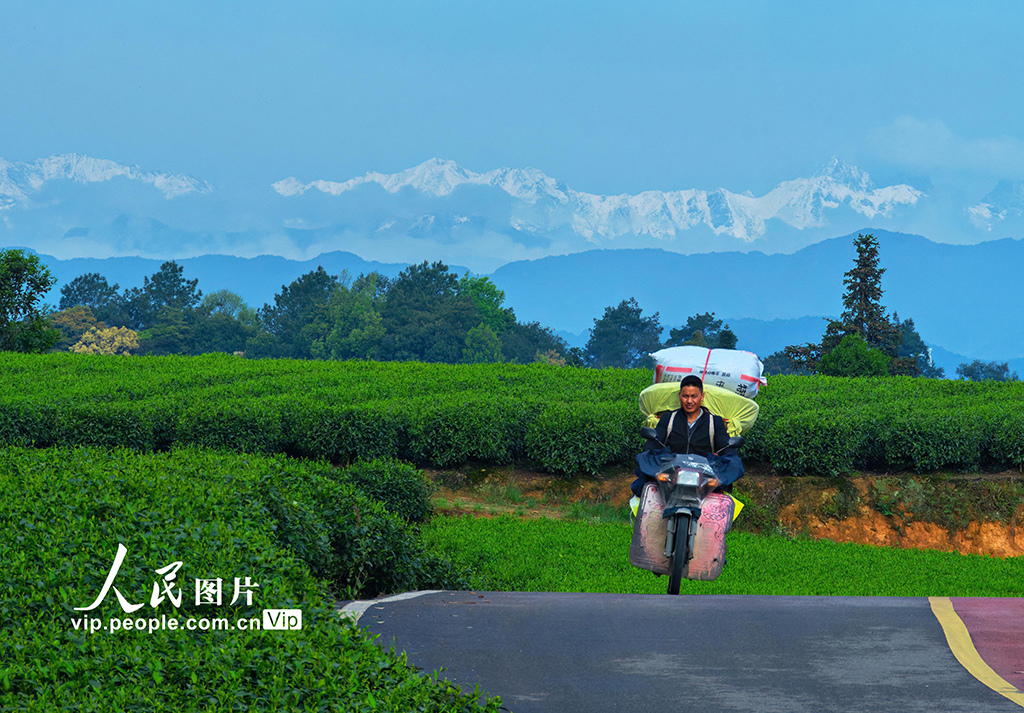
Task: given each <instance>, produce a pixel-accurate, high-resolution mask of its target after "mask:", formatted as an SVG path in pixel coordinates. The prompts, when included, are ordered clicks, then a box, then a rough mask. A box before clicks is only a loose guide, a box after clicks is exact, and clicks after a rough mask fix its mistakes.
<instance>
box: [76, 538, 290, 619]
mask: <svg viewBox="0 0 1024 713" xmlns="http://www.w3.org/2000/svg"><path fill="white" fill-rule="evenodd" d="M127 556H128V548H127V547H125V546H124V545H123V544H121V543H118V545H117V553H116V554H115V555H114V562H113V564H111V566H110V570H109V571H108V572H107V577H106V580H104V582H103V586H102V587H101V588H100V591H99V593H98V594H97V595H96V598H95V599H94V600H93V602H92V603H91V604H89V605H88V606H84V607H75V611H81V612H90V611H93V610H94V609H96V608H97V607H99V606H100V604H102V603H103V601H104V600H105V599H106V598H107V595H109V594H110V592H113V593H114V596H115V597H116V598H117V603H118V604H119V605H120V607H121V610H122V611H123V612H124V613H125V614H128V615H135V616H125V617H111V618H109V619H103V618H100V617H94V616H82V617H78V618H72V619H71V625H72V626H73V627H74V628H75V629H78V630H81V631H87V632H89V633H91V634H95V633H96V632H98V631H105V632H107V633H114V632H119V631H145V632H148V633H150V634H152V633H154V632H156V631H177V630H179V629H180V630H184V631H222V630H228V629H234V630H239V631H252V630H260V629H265V630H271V631H296V630H299V629H302V610H301V609H264V610H263V612H262V613H263V616H262V617H261V618H236V619H235V620H234V621H232V620H230V619H229V618H227V617H194V616H193V617H185V618H179V617H178V616H176V614H177V612H174V614H172V615H171V616H168V615H167V614H160V615H159V616H157V612H156V611H155V610H156V609H157V608H158V607H160V606H161V605H162V604H163V603H164V602H167V603H168V604H169V605H170V606H171V607H173V608H174V609H175V610H177V609H179V608H180V607H181V604H182V601H183V599H184V597H185V591H186V590H185V588H183V587H182V586H181V583H180V582H179V581H177V578H178V570H180V569H181V568H182V566H183V564H184V563H183V562H181V561H175V562H171V563H170V564H168V565H166V566H164V567H160V568H159V569H155V570H154V572H155V573H156V574H157V575H159V577H157V578H156V579H155V581H154V582H153V589H152V591H151V593H150V597H149V606H150V607H151V608H152V609H153V610H154V611H153V613H152V614H153V615H152V616H149V617H146V616H142V615H141V613H140V614H137V615H136V612H138V611H139V610H140V609H142V607H144V606H145V602H139V603H133V602H130V601H128V598H127V597H126V596H125V595H124V594H123V593H122V592H121V590H119V589H118V588H117V587H115V586H114V580H115V579H116V578H117V575H118V572H120V571H121V566H122V565H123V564H124V562H125V559H126V558H127ZM233 580H234V583H233V585H232V586H231V601H230V603H229V605H228V606H235V605H236V603H242V602H244V605H245V606H246V607H250V608H251V607H252V606H253V603H252V600H253V593H254V591H255V590H257V589H259V588H260V585H259V583H258V582H253V581H252V577H234V578H233ZM224 582H225V580H224V578H222V577H216V578H212V579H204V578H196V579H195V580H194V583H195V586H194V588H193V587H190V588H188V591H189V593H190V594H192V593H193V592H194V595H195V596H194V600H193V601H194V602H195V604H196V606H215V607H220V606H223V605H224V599H225V598H226V597H225V593H224Z"/></svg>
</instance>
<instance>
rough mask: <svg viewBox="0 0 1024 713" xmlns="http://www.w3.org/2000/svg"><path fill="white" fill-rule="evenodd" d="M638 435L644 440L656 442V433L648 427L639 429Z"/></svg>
mask: <svg viewBox="0 0 1024 713" xmlns="http://www.w3.org/2000/svg"><path fill="white" fill-rule="evenodd" d="M640 435H641V436H643V437H644V438H646V439H647V440H649V441H656V440H658V432H657V431H655V430H654V429H653V428H651V427H650V426H645V427H644V428H641V429H640Z"/></svg>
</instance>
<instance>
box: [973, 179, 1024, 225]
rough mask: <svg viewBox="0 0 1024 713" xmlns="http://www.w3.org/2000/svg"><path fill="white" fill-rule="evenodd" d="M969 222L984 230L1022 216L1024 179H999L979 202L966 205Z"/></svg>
mask: <svg viewBox="0 0 1024 713" xmlns="http://www.w3.org/2000/svg"><path fill="white" fill-rule="evenodd" d="M967 214H968V215H969V216H970V218H971V222H972V223H974V225H976V226H977V227H979V228H982V229H984V230H992V226H994V225H996V224H997V223H999V222H1001V221H1004V220H1007V219H1012V218H1020V217H1022V216H1024V181H1006V180H1003V181H1000V182H999V183H998V184H996V187H995V188H993V189H992V190H991V191H990V192H989V193H988V195H986V196H985V197H984V198H982V199H981V201H980V202H979V203H976V204H975V205H972V206H968V207H967Z"/></svg>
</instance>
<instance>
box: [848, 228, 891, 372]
mask: <svg viewBox="0 0 1024 713" xmlns="http://www.w3.org/2000/svg"><path fill="white" fill-rule="evenodd" d="M853 244H854V247H856V248H857V257H856V259H855V260H854V266H853V269H851V270H849V271H848V272H847V273H846V276H845V277H844V279H843V285H845V286H846V294H844V295H843V307H844V310H843V313H842V315H840V318H839V321H840V323H841V324H842V327H843V328H844V330H843V331H845V332H846V333H847V334H851V333H854V332H856V333H857V334H860V335H861V336H862V337H863V338H864V341H866V342H867V343H868V346H869V347H871V348H873V349H879V350H881V351H882V352H883V353H884V354H885V355H886V356H889V357H894V356H896V352H897V351H898V350H899V346H900V341H901V338H902V335H901V334H900V327H899V323H894V321H893V319H891V318H890V317H889V315H888V314H886V312H885V307H883V306H882V301H881V300H882V275H883V274H884V273H885V268H884V267H879V266H878V239H877V238H875V236H874V235H872V234H871V233H868V234H867V235H863V234H858V235H857V239H856V240H854V241H853ZM843 336H845V335H843ZM841 340H842V337H840V341H841Z"/></svg>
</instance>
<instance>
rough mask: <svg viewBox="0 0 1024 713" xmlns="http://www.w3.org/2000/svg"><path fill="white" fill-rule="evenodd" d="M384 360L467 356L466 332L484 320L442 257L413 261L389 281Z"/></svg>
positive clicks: (447, 359)
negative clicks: (440, 260)
mask: <svg viewBox="0 0 1024 713" xmlns="http://www.w3.org/2000/svg"><path fill="white" fill-rule="evenodd" d="M381 318H382V320H383V324H384V328H385V330H386V331H385V335H384V338H383V339H382V340H381V346H380V354H381V358H383V359H385V360H394V361H406V360H418V361H426V362H444V363H448V364H457V363H459V362H460V361H462V349H463V347H464V346H465V341H466V334H467V333H468V332H469V330H470V329H471V328H473V327H475V326H476V325H478V324H479V323H480V315H479V313H478V312H477V310H476V307H474V305H473V302H472V300H471V297H470V295H468V294H460V292H459V278H458V276H456V275H455V274H454V273H452V272H449V270H448V266H447V265H445V264H444V263H442V262H434V263H427V262H422V263H420V264H418V265H410V266H409V267H407V268H406V269H405V270H403V271H402V272H401V273H399V275H398V277H396V278H395V279H394V280H392V281H390V283H389V285H388V291H387V295H386V297H385V301H384V308H383V310H382V312H381Z"/></svg>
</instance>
